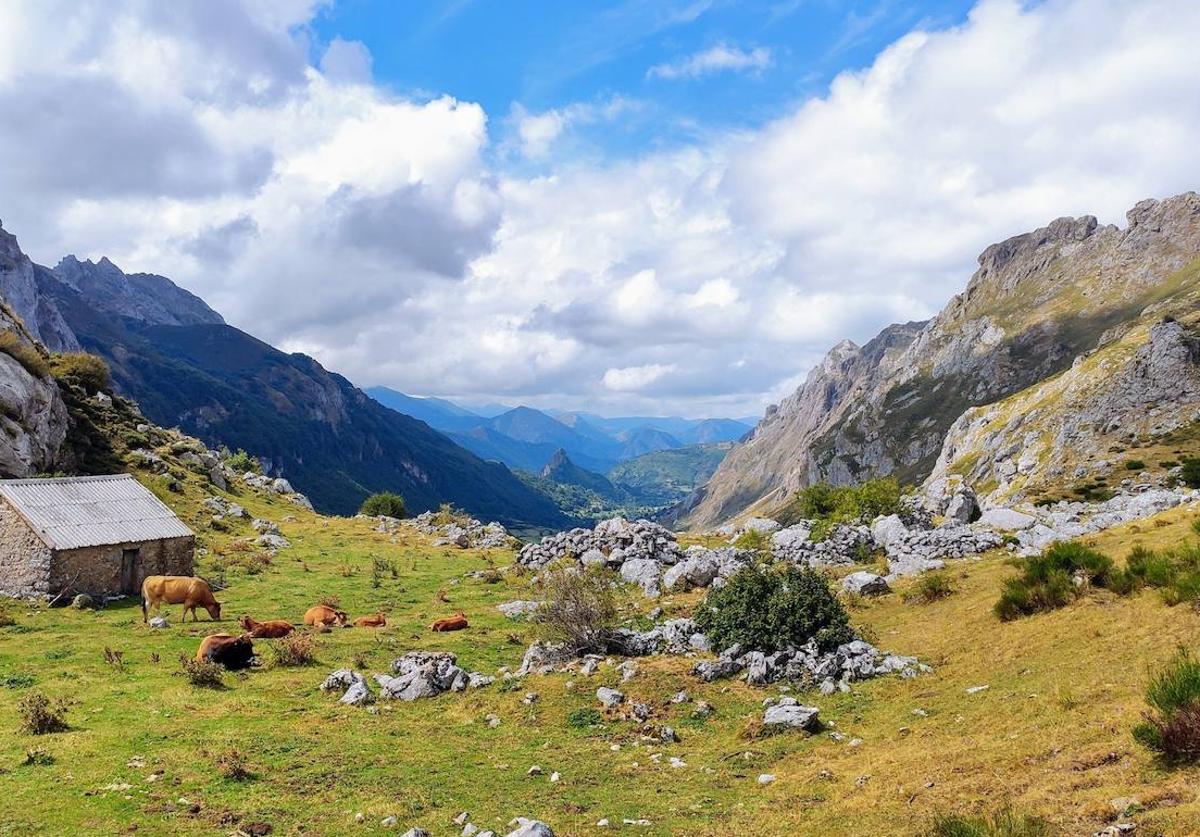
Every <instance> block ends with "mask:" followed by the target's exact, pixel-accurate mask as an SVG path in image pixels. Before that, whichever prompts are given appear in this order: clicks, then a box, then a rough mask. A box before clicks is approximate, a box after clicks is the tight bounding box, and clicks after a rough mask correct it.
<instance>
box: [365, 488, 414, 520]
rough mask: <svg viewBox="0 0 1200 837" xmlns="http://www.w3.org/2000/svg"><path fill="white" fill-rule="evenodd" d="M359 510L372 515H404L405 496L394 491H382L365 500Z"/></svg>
mask: <svg viewBox="0 0 1200 837" xmlns="http://www.w3.org/2000/svg"><path fill="white" fill-rule="evenodd" d="M359 512H361V513H362V514H365V515H368V516H370V517H379V516H380V515H383V516H385V517H404V515H405V510H404V498H403V497H401V496H400V495H399V494H396V493H395V492H392V491H381V492H379V493H378V494H372V495H371V496H370V497H368V498H367V499H365V500H363V504H362V507H361V508H360V509H359Z"/></svg>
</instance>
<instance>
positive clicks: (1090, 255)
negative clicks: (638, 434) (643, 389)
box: [667, 192, 1200, 528]
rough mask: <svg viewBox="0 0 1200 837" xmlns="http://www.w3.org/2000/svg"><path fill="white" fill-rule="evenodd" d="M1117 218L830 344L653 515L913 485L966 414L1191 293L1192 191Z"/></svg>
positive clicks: (998, 262)
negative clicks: (888, 481)
mask: <svg viewBox="0 0 1200 837" xmlns="http://www.w3.org/2000/svg"><path fill="white" fill-rule="evenodd" d="M1127 219H1128V226H1127V227H1126V228H1125V229H1120V228H1118V227H1116V226H1113V225H1105V226H1101V225H1099V224H1098V223H1097V221H1096V219H1095V218H1094V217H1091V216H1082V217H1080V218H1060V219H1058V220H1056V221H1054V222H1052V223H1051V224H1049V225H1048V226H1046V227H1043V228H1041V229H1038V230H1034V231H1033V232H1030V233H1025V234H1024V235H1019V236H1016V237H1014V238H1010V239H1008V240H1006V241H1003V242H1001V243H999V244H994V245H992V246H991V247H988V248H987V249H986V250H984V252H983V253H982V254H981V255H980V257H979V269H978V270H977V271H976V272H975V274H974V275H973V276H972V278H971V280H970V283H969V284H968V286H967V288H966V290H965V291H964V292H963V293H961V294H959V295H958V296H955V297H954V298H953V299H952V300H950V302H949V303H948V304H947V305H946V307H945V308H944V309H943V310H942V311H941V313H939V314H938V315H937V316H936V317H934V318H933V319H932V320H930V321H929V322H928V323H924V324H922V323H909V324H907V325H893V326H889V327H888V328H886V329H884V330H883V331H882V332H881V333H880V334H879V336H877V337H876V338H874V339H873V340H872V341H870V342H869V343H867V344H866V345H865V346H862V347H859V346H856V345H855V344H853V343H851V342H849V341H845V342H843V343H840V344H838V345H837V346H835V347H834V348H833V350H832V351H831V352H830V353H829V355H828V356H826V358H825V359H824V361H823V362H822V363H821V364H820V365H818V366H817V367H816V368H815V369H813V370H812V372H811V373H810V374H809V376H808V378H807V380H806V381H805V383H804V384H803V385H802V386H801V387H800V388H799V389H798V390H797V391H796V393H794V394H793V395H792V396H791V397H789V398H788V399H786V400H785V401H783V402H782V403H781V404H780V405H779V406H778V407H776V408H772V409H769V410H768V411H767V414H766V416H765V417H764V418H763V420H762V421H761V422H759V424H758V426H757V427H756V428H755V429H754V431H753V433H752V434H751V435H750V437H749V438H748V439H747V440H746V441H745V442H744V443H742V444H740V445H738V446H736V447H735V448H734V450H733V451H731V452H730V454H729V456H727V457H726V459H725V461H724V462H723V463H722V464H721V467H720V468H719V469H718V470H717V472H716V473H715V474H714V475H713V478H712V479H711V480H710V481H709V483H708V484H707V485H706V486H705V487H704V488H702V489H700V490H699V491H697V492H696V493H694V494H693V495H692V496H690V497H689V498H688V499H687V500H685V501H684V502H683V503H681V504H680V505H679V506H678V507H676V509H674V510H673V511H672V512H671V513H670V514H669V515H668V517H667V521H668V522H669V523H673V524H676V525H682V526H687V527H689V528H706V527H711V526H713V525H714V524H717V523H719V522H721V521H723V520H726V519H729V518H733V517H736V516H738V515H741V514H744V513H745V512H746V511H747V510H756V511H758V510H769V509H770V508H772V507H774V506H777V505H779V504H781V503H782V502H784V501H785V500H786V498H787V497H788V496H790V494H791V493H792V492H794V491H795V490H796V489H798V488H801V487H803V486H805V485H809V484H812V483H814V482H817V481H821V480H828V481H830V482H833V483H838V484H846V483H851V482H856V481H860V480H863V479H866V478H869V477H872V476H880V475H896V476H897V477H898V478H900V479H901V480H902V481H905V482H920V481H921V480H923V479H925V478H926V477H927V476H928V475H929V474H930V472H931V471H932V470H933V467H934V465H935V463H936V461H937V459H938V456H939V454H940V452H941V449H942V443H943V440H944V438H945V436H946V433H947V432H948V431H949V429H950V427H951V425H952V424H953V423H954V422H955V421H956V420H957V419H958V417H959V416H960V415H962V413H963V412H964V411H965V410H966V409H967V408H969V407H974V406H980V405H984V404H990V403H993V402H996V401H999V400H1000V399H1002V398H1005V397H1007V396H1009V395H1012V394H1014V393H1016V392H1019V391H1021V390H1024V389H1026V388H1027V387H1029V386H1031V385H1033V384H1036V383H1038V382H1040V381H1042V380H1045V379H1046V378H1048V377H1050V376H1052V375H1055V374H1057V373H1059V372H1062V371H1063V370H1065V369H1067V368H1069V367H1070V366H1071V364H1072V363H1073V362H1074V360H1075V358H1076V357H1078V356H1079V355H1081V354H1083V353H1085V352H1088V351H1091V350H1093V349H1095V348H1096V347H1097V346H1098V345H1100V344H1102V343H1105V342H1107V341H1108V340H1109V339H1111V335H1113V334H1119V333H1122V332H1123V331H1124V330H1126V329H1128V328H1130V327H1132V326H1133V325H1135V324H1137V323H1139V322H1141V321H1143V319H1144V318H1145V317H1148V316H1154V315H1161V313H1162V311H1163V309H1164V307H1165V306H1169V303H1170V302H1171V301H1172V300H1179V299H1182V298H1184V297H1185V296H1186V295H1188V294H1189V293H1190V292H1191V291H1192V290H1193V289H1194V284H1195V280H1196V275H1195V271H1192V270H1188V269H1187V268H1188V267H1189V266H1190V265H1192V264H1193V263H1194V262H1195V261H1196V259H1197V258H1198V257H1200V196H1198V195H1197V194H1196V193H1194V192H1188V193H1186V194H1183V195H1179V196H1177V197H1173V198H1170V199H1167V200H1163V201H1156V200H1147V201H1142V202H1141V203H1139V204H1137V206H1135V207H1134V208H1133V209H1131V210H1130V211H1129V212H1128V213H1127Z"/></svg>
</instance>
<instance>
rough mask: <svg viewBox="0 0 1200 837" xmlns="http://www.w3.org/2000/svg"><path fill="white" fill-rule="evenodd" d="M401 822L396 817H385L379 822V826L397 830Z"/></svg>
mask: <svg viewBox="0 0 1200 837" xmlns="http://www.w3.org/2000/svg"><path fill="white" fill-rule="evenodd" d="M399 822H400V820H398V819H396V818H395V817H384V818H383V819H381V820H380V821H379V824H380V825H381V826H383V827H384V828H395V827H396V824H397V823H399Z"/></svg>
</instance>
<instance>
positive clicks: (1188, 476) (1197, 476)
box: [1179, 457, 1200, 488]
mask: <svg viewBox="0 0 1200 837" xmlns="http://www.w3.org/2000/svg"><path fill="white" fill-rule="evenodd" d="M1179 479H1180V480H1182V481H1183V484H1184V485H1186V486H1187V487H1188V488H1200V459H1196V458H1194V457H1189V458H1187V459H1184V460H1183V465H1182V466H1181V467H1180V469H1179Z"/></svg>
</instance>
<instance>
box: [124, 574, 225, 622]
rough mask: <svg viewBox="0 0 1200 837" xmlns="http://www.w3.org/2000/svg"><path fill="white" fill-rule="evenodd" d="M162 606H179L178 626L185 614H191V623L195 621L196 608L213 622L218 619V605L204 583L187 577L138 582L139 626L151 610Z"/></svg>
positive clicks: (173, 576)
mask: <svg viewBox="0 0 1200 837" xmlns="http://www.w3.org/2000/svg"><path fill="white" fill-rule="evenodd" d="M164 604H181V605H183V615H182V617H180V620H179V621H181V622H186V621H187V615H188V611H189V610H190V611H191V612H192V621H193V622H195V621H196V606H197V605H200V606H202V607H203V608H204V609H205V610H207V611H208V615H209V617H210V618H212V619H213V620H217V619H220V618H221V604H220V602H218V601H217V600H216V599H214V598H213V592H212V588H211V587H209V586H208V582H207V581H205V580H204V579H202V578H195V577H193V576H190V575H150V576H146V580H145V581H143V582H142V622H145V621H146V620H147V618H148V615H149V613H150V610H151V609H153V608H160V607H162V606H163V605H164Z"/></svg>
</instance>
